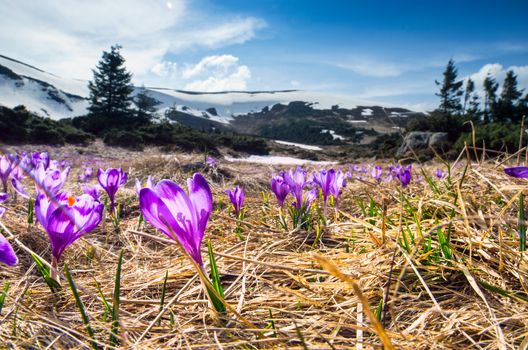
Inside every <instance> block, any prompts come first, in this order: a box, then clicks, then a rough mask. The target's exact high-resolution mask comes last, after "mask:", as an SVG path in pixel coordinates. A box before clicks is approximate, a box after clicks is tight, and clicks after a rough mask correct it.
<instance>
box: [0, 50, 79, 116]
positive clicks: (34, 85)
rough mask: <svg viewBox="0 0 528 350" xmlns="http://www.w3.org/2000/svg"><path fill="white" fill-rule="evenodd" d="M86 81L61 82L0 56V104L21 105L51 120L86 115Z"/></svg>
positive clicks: (47, 74) (48, 74) (11, 106)
mask: <svg viewBox="0 0 528 350" xmlns="http://www.w3.org/2000/svg"><path fill="white" fill-rule="evenodd" d="M87 95H88V88H87V84H86V82H83V81H78V80H73V79H63V78H60V77H57V76H55V75H53V74H50V73H47V72H44V71H42V70H39V69H37V68H35V67H32V66H29V65H26V64H24V63H22V62H19V61H15V60H12V59H10V58H7V57H4V56H1V55H0V105H4V106H6V107H9V108H13V107H15V106H17V105H24V106H26V108H27V109H28V110H30V111H32V112H35V113H38V114H40V115H43V116H47V117H51V118H53V119H61V118H67V117H72V116H77V115H82V114H85V113H86V108H87V107H88V101H87V100H86V99H85V96H87Z"/></svg>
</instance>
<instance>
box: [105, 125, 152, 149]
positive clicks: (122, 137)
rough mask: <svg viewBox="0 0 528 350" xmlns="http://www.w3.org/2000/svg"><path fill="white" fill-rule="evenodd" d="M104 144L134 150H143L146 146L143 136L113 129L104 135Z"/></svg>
mask: <svg viewBox="0 0 528 350" xmlns="http://www.w3.org/2000/svg"><path fill="white" fill-rule="evenodd" d="M103 142H104V143H105V145H108V146H119V147H123V148H128V149H134V150H142V149H143V146H144V145H143V138H142V136H141V134H140V133H138V132H133V131H128V130H117V129H111V130H109V131H108V132H107V133H106V134H105V135H104V137H103Z"/></svg>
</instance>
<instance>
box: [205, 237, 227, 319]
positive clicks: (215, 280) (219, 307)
mask: <svg viewBox="0 0 528 350" xmlns="http://www.w3.org/2000/svg"><path fill="white" fill-rule="evenodd" d="M207 252H208V253H209V265H210V267H211V282H212V284H213V288H214V290H215V291H216V292H217V293H218V295H219V296H220V297H221V298H222V300H219V299H218V298H217V297H216V295H215V294H214V293H211V292H210V291H208V293H209V296H210V297H211V301H212V303H213V306H214V308H215V309H216V311H218V312H220V313H223V314H225V313H226V311H227V310H226V307H225V305H224V303H223V302H222V301H223V300H224V297H225V296H224V289H223V288H222V284H221V283H220V274H219V273H218V267H217V265H216V260H215V257H214V252H213V247H212V245H211V241H208V242H207Z"/></svg>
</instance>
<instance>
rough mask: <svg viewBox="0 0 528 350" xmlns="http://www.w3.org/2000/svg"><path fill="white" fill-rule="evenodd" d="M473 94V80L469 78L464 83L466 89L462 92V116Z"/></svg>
mask: <svg viewBox="0 0 528 350" xmlns="http://www.w3.org/2000/svg"><path fill="white" fill-rule="evenodd" d="M474 92H475V83H474V82H473V80H471V78H468V80H467V82H466V88H465V91H464V106H463V107H462V114H465V113H466V110H467V107H468V104H469V101H470V99H471V96H472V95H473V93H474Z"/></svg>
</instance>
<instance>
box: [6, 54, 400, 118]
mask: <svg viewBox="0 0 528 350" xmlns="http://www.w3.org/2000/svg"><path fill="white" fill-rule="evenodd" d="M147 90H148V91H149V93H150V95H151V96H152V97H154V98H155V99H157V100H159V101H160V102H161V104H160V105H159V109H160V112H163V111H165V110H166V109H168V108H171V107H174V108H176V110H177V111H179V112H182V113H185V114H187V115H189V116H194V117H199V118H205V119H208V120H212V121H216V122H220V123H223V124H229V123H230V121H232V120H233V116H237V115H241V114H248V113H251V112H259V111H261V110H262V108H264V107H271V106H273V105H275V104H277V103H283V104H287V103H289V102H292V101H304V102H307V103H311V104H312V106H313V108H316V109H330V108H331V107H332V106H334V105H338V106H339V107H340V108H347V109H351V108H355V107H357V106H365V107H367V106H381V107H396V106H393V105H389V104H384V103H379V102H374V101H366V100H359V99H355V98H352V97H349V96H342V95H333V94H325V93H316V92H308V91H299V90H286V91H258V92H243V91H235V92H217V93H199V92H189V91H181V90H173V89H165V88H147ZM138 91H139V89H136V93H137V92H138ZM88 94H89V92H88V84H87V82H86V81H81V80H75V79H67V78H61V77H58V76H56V75H54V74H51V73H48V72H45V71H42V70H40V69H38V68H35V67H33V66H30V65H27V64H25V63H22V62H20V61H17V60H13V59H11V58H8V57H5V56H1V55H0V105H4V106H7V107H11V108H12V107H14V106H17V105H21V104H22V105H25V106H26V108H27V109H28V110H30V111H33V112H36V113H39V114H41V115H44V116H49V117H51V118H53V119H61V118H66V117H74V116H78V115H83V114H85V113H86V108H87V107H88V101H87V100H86V98H87V97H88ZM212 108H214V110H215V111H214V112H211V111H212ZM208 109H209V111H207V110H208ZM365 111H368V110H365Z"/></svg>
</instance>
